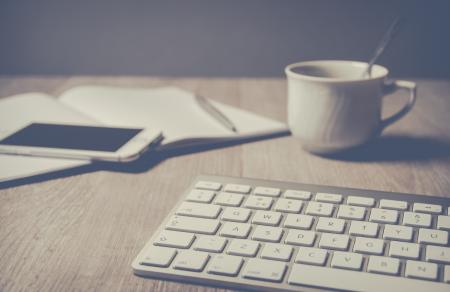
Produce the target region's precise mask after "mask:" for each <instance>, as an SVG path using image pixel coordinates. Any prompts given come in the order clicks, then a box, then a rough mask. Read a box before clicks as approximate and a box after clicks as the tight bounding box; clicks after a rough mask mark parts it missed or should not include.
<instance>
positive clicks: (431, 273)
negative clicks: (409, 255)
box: [405, 260, 438, 280]
mask: <svg viewBox="0 0 450 292" xmlns="http://www.w3.org/2000/svg"><path fill="white" fill-rule="evenodd" d="M437 275H438V265H436V264H433V263H425V262H419V261H410V260H408V261H406V268H405V276H406V277H407V278H415V279H424V280H436V279H437Z"/></svg>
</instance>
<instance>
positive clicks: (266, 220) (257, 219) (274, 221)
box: [252, 211, 281, 226]
mask: <svg viewBox="0 0 450 292" xmlns="http://www.w3.org/2000/svg"><path fill="white" fill-rule="evenodd" d="M280 221H281V213H279V212H272V211H256V212H255V216H253V219H252V223H253V224H261V225H269V226H278V224H280Z"/></svg>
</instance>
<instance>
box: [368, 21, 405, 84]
mask: <svg viewBox="0 0 450 292" xmlns="http://www.w3.org/2000/svg"><path fill="white" fill-rule="evenodd" d="M399 24H400V17H397V18H395V20H394V21H393V22H392V23H391V25H390V26H389V28H388V30H387V31H386V32H385V33H384V35H383V38H382V39H381V41H380V42H379V43H378V46H377V48H376V49H375V51H374V53H373V55H372V58H370V61H369V63H368V65H367V68H366V70H364V72H363V74H362V76H363V77H370V76H371V74H372V66H373V64H375V61H376V60H377V59H378V57H379V56H381V54H382V53H383V52H384V49H386V47H387V46H388V45H389V43H390V42H391V40H392V39H393V38H394V35H395V33H396V32H397V31H398V27H399Z"/></svg>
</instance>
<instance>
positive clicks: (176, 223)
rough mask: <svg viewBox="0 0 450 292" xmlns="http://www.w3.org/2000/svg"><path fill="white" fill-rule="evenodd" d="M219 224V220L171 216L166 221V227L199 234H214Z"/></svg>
mask: <svg viewBox="0 0 450 292" xmlns="http://www.w3.org/2000/svg"><path fill="white" fill-rule="evenodd" d="M219 226H220V222H219V220H213V219H201V218H193V217H185V216H172V218H170V220H169V221H168V222H167V225H166V229H168V230H175V231H184V232H192V233H201V234H215V233H216V232H217V229H219Z"/></svg>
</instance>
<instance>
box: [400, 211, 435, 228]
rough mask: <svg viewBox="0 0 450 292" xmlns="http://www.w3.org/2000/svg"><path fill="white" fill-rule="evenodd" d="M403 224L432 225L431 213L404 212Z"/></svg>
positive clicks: (415, 225) (414, 225)
mask: <svg viewBox="0 0 450 292" xmlns="http://www.w3.org/2000/svg"><path fill="white" fill-rule="evenodd" d="M403 225H406V226H413V227H430V226H431V215H430V214H423V213H414V212H404V213H403Z"/></svg>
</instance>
